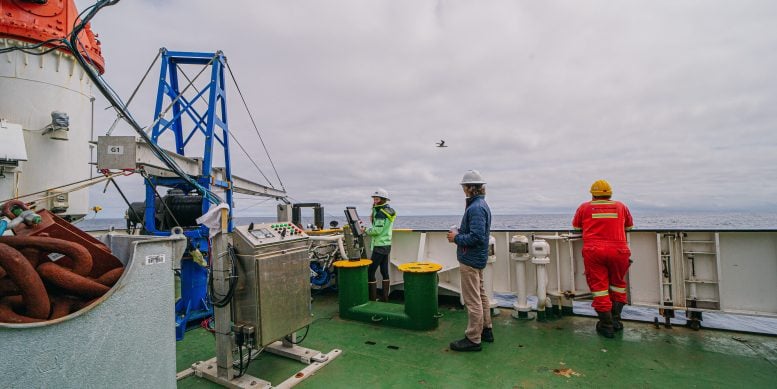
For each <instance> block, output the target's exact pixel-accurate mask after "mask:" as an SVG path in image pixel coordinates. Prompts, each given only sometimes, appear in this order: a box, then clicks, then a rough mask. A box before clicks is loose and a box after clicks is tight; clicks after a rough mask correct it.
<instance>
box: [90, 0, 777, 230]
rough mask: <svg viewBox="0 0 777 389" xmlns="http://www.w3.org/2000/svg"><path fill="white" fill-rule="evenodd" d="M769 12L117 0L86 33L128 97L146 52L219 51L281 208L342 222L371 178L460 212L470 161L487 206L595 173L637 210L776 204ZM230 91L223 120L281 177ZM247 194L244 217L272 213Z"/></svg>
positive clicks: (525, 203)
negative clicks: (322, 210)
mask: <svg viewBox="0 0 777 389" xmlns="http://www.w3.org/2000/svg"><path fill="white" fill-rule="evenodd" d="M77 3H78V4H79V7H80V8H81V9H83V8H84V6H85V5H86V4H90V2H88V1H78V2H77ZM774 20H777V2H773V1H737V2H732V1H588V0H586V1H480V2H472V1H464V0H461V1H415V0H414V1H395V0H392V1H388V0H387V1H361V0H350V1H345V0H334V1H261V2H257V1H219V2H216V1H204V0H187V1H183V0H172V1H164V2H160V1H145V0H133V1H128V0H125V1H122V2H120V3H119V4H118V5H117V6H114V7H110V8H107V9H105V10H104V11H103V12H102V13H100V14H99V15H98V16H97V18H96V19H95V20H94V22H93V26H92V27H93V29H94V30H95V31H96V32H97V33H99V36H100V39H101V41H102V43H103V52H104V55H105V59H106V67H107V72H106V74H105V78H106V79H107V80H108V81H109V82H111V84H112V85H113V87H114V88H115V89H116V90H117V91H119V93H120V94H121V95H122V96H128V95H129V93H131V91H132V90H133V89H134V87H135V85H136V84H137V82H138V80H139V79H140V77H141V76H142V74H143V73H144V72H145V70H146V68H147V67H148V65H149V63H150V62H151V60H152V59H153V57H154V55H156V52H157V49H158V48H159V47H167V48H168V49H170V50H179V51H185V50H190V51H216V50H223V51H224V52H225V53H226V55H227V57H228V59H229V63H230V66H231V67H232V69H233V71H234V72H235V75H236V77H237V80H238V82H239V83H240V87H241V89H242V90H243V92H244V94H245V97H246V99H247V101H248V103H249V105H250V107H251V111H252V114H253V116H254V118H255V119H256V120H257V122H258V125H259V127H260V130H261V133H262V135H263V137H264V140H265V142H266V143H267V146H268V148H269V149H270V154H271V156H272V158H273V161H274V162H275V165H276V167H277V168H278V173H279V175H280V177H281V179H282V180H283V184H284V186H285V188H286V189H287V190H288V192H289V194H290V195H291V196H292V198H293V200H294V201H295V202H309V201H316V202H321V203H323V204H324V205H325V206H326V207H327V209H328V211H329V212H328V213H331V214H339V212H340V211H335V210H338V209H340V208H342V207H344V206H345V205H358V206H359V207H360V208H366V207H368V206H369V203H370V202H369V197H368V196H369V193H370V192H371V191H372V190H374V188H376V187H378V186H380V187H384V188H386V189H387V190H388V191H389V192H390V193H391V194H392V200H393V204H394V206H395V207H396V208H397V209H399V210H401V213H402V214H405V215H408V214H416V215H418V214H457V213H459V212H460V211H461V208H462V205H463V199H462V193H461V190H460V189H459V187H458V185H457V183H458V181H459V180H460V178H461V175H462V173H463V172H464V171H465V170H466V169H471V168H474V169H478V170H480V171H481V172H482V173H483V175H484V176H485V178H486V180H487V181H488V198H489V202H490V204H491V206H492V209H493V211H494V213H498V214H512V213H543V212H572V210H573V209H574V208H575V207H576V206H577V205H578V204H579V203H580V202H582V201H585V200H586V199H587V198H588V193H587V189H588V187H589V185H590V184H591V182H593V181H594V180H596V179H598V178H606V179H608V180H609V181H610V182H611V183H612V184H613V186H614V190H615V197H616V198H617V199H620V200H623V201H625V202H627V203H628V204H629V205H630V206H631V207H632V208H633V209H636V210H643V211H651V210H729V209H731V210H770V211H774V210H777V156H776V155H777V153H775V150H774V148H775V145H776V144H777V142H776V141H777V139H775V138H777V131H775V128H774V127H775V123H777V120H776V119H777V108H776V107H777V76H776V74H777V72H775V70H774V69H777V24H775V23H774ZM157 76H158V70H157V69H156V68H155V69H154V70H153V71H152V72H151V77H150V78H151V82H147V83H146V84H145V86H144V88H143V89H142V90H141V95H140V96H139V97H138V98H137V100H136V101H134V102H133V104H132V111H133V112H134V113H135V115H136V116H137V117H139V118H144V119H145V118H149V119H150V118H151V116H152V114H153V98H154V94H155V93H156V87H155V86H154V85H153V84H154V82H155V81H156V80H155V78H156V77H157ZM234 92H235V91H234V90H230V96H229V102H230V124H231V130H232V131H233V132H234V133H235V136H236V138H237V139H238V140H240V142H241V143H243V145H244V146H246V148H248V149H249V150H250V151H251V155H252V156H253V157H255V158H256V160H257V162H259V163H260V166H261V167H262V169H263V171H264V172H265V174H266V175H267V176H268V177H269V178H270V179H271V180H272V181H273V184H274V185H276V186H278V182H277V179H275V175H274V173H273V172H272V169H271V168H270V167H269V163H268V161H267V159H266V158H265V157H263V155H264V153H263V151H262V149H261V146H260V145H259V144H258V139H257V137H256V134H255V133H254V131H253V128H252V126H251V123H250V121H249V120H248V116H247V115H246V114H245V110H244V108H243V107H242V105H241V103H240V100H239V97H238V96H237V94H236V93H234ZM102 116H103V117H100V118H98V119H100V123H101V124H102V127H98V128H107V127H108V126H109V124H110V121H111V117H110V115H109V114H104V115H102ZM141 122H143V123H144V124H148V123H149V122H150V120H141ZM97 132H98V133H100V134H102V133H103V132H104V131H97ZM117 133H122V134H129V133H130V132H129V131H128V130H127V129H126V127H125V128H120V129H119V130H117ZM440 139H445V140H446V143H447V144H449V145H450V147H448V148H444V149H440V148H435V147H434V145H435V142H437V141H439V140H440ZM233 155H234V159H235V162H234V163H235V171H237V172H238V174H240V175H241V176H246V177H250V178H253V179H257V180H258V181H263V179H262V178H261V176H260V175H259V174H258V173H256V172H255V169H254V167H253V165H252V164H251V163H250V162H248V159H247V158H246V157H245V156H243V155H240V152H239V150H238V149H237V148H236V147H233ZM124 183H125V184H124V185H123V187H126V188H127V190H128V192H129V193H131V196H132V197H133V198H134V199H135V200H140V199H141V198H142V188H141V187H140V183H139V181H138V180H136V179H130V180H124ZM100 189H102V188H100ZM93 195H94V197H95V201H96V202H98V203H99V202H101V201H102V202H104V203H106V204H108V205H109V206H110V207H109V208H110V210H109V212H108V214H107V215H109V216H117V215H119V214H121V211H120V210H123V208H124V206H123V205H122V204H121V203H119V202H116V200H115V196H111V195H110V192H109V193H108V195H102V194H101V193H100V192H99V191H97V190H95V191H93ZM259 201H260V200H251V199H246V200H243V199H241V200H238V201H237V207H238V212H241V211H242V212H243V213H242V214H244V215H248V214H265V215H272V214H274V209H273V207H272V205H273V203H272V202H266V203H262V204H258V203H259Z"/></svg>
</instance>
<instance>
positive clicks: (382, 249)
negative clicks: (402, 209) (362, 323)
mask: <svg viewBox="0 0 777 389" xmlns="http://www.w3.org/2000/svg"><path fill="white" fill-rule="evenodd" d="M388 201H389V195H388V192H386V190H385V189H382V188H378V190H376V191H375V192H373V193H372V215H371V216H370V222H371V223H372V226H371V227H370V228H365V229H364V232H365V233H367V235H369V236H370V237H371V239H370V247H371V249H372V256H371V257H370V259H371V260H372V264H370V267H369V269H368V271H367V277H368V281H369V284H368V285H369V290H370V301H375V300H377V298H378V281H377V280H376V279H375V271H376V270H377V269H378V268H379V267H380V275H381V276H382V277H383V293H382V298H381V300H382V301H388V295H389V289H390V287H391V280H389V254H390V253H391V230H392V228H393V226H394V220H395V219H396V218H397V212H396V211H394V209H392V208H391V207H389V205H388Z"/></svg>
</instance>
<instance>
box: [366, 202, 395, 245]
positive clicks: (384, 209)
mask: <svg viewBox="0 0 777 389" xmlns="http://www.w3.org/2000/svg"><path fill="white" fill-rule="evenodd" d="M396 218H397V212H396V211H394V209H392V208H391V207H389V205H388V204H381V205H376V206H373V207H372V217H370V220H371V221H372V227H370V228H367V229H366V231H365V232H366V233H367V235H369V236H370V237H371V239H370V250H372V249H373V248H374V247H375V246H391V230H392V229H393V226H394V220H395V219H396Z"/></svg>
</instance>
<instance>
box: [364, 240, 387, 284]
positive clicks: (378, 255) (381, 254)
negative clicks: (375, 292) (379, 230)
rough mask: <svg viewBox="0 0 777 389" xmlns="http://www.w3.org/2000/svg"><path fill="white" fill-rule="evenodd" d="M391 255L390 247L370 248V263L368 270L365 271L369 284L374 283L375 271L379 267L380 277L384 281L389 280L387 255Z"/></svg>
mask: <svg viewBox="0 0 777 389" xmlns="http://www.w3.org/2000/svg"><path fill="white" fill-rule="evenodd" d="M390 253H391V246H375V247H373V248H372V257H370V259H371V260H372V263H371V264H370V267H369V269H367V280H368V281H369V282H375V270H377V269H378V268H379V267H380V275H381V276H382V277H383V279H384V280H388V279H389V254H390Z"/></svg>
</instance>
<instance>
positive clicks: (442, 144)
mask: <svg viewBox="0 0 777 389" xmlns="http://www.w3.org/2000/svg"><path fill="white" fill-rule="evenodd" d="M437 147H448V146H446V145H445V141H444V140H442V139H440V141H439V142H437Z"/></svg>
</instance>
